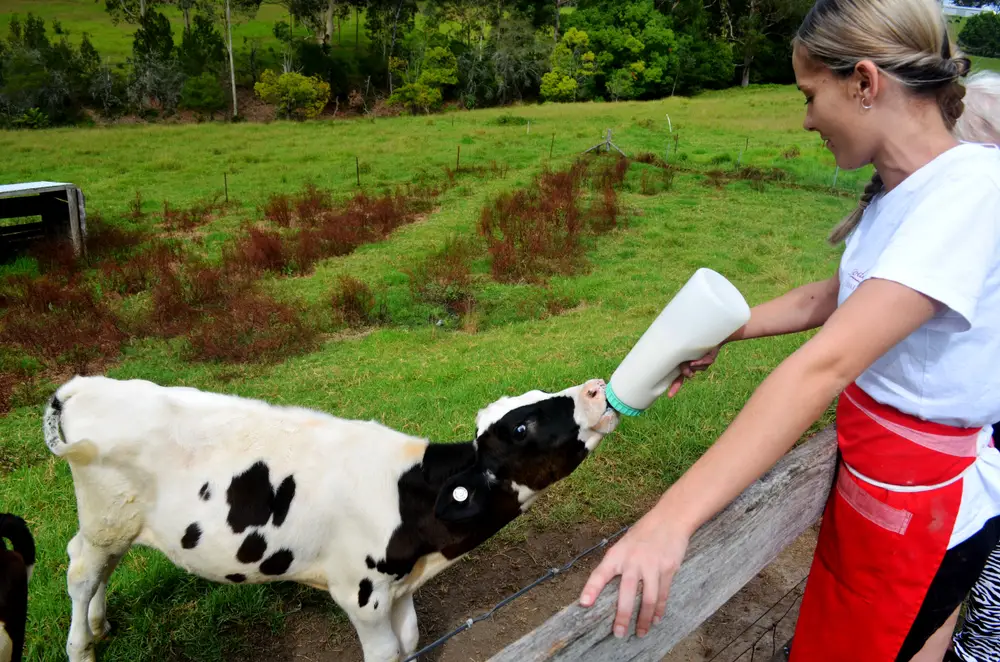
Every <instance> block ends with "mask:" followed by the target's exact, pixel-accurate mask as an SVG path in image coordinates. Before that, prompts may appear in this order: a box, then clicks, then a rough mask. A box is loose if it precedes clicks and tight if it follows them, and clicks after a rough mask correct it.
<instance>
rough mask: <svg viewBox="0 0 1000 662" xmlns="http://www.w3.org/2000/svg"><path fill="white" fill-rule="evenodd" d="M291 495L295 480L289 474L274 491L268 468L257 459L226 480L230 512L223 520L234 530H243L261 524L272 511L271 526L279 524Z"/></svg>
mask: <svg viewBox="0 0 1000 662" xmlns="http://www.w3.org/2000/svg"><path fill="white" fill-rule="evenodd" d="M294 496H295V480H294V479H293V478H292V477H291V476H288V477H287V478H285V480H283V481H282V483H281V486H280V487H279V488H278V493H277V494H275V491H274V488H273V487H272V485H271V471H270V469H269V468H268V466H267V465H266V464H265V463H264V462H263V461H260V460H258V461H257V462H255V463H254V464H253V465H252V466H251V467H250V468H249V469H247V470H246V471H244V472H243V473H241V474H237V475H235V476H233V480H232V481H231V482H230V483H229V489H228V490H226V503H228V504H229V515H228V516H227V517H226V521H227V522H229V528H231V529H232V530H233V532H234V533H243V532H244V531H246V529H247V528H248V527H251V526H264V525H265V524H267V522H268V520H270V519H271V515H272V514H273V515H274V525H275V526H281V524H282V523H283V522H284V521H285V517H286V516H287V515H288V509H289V507H290V506H291V502H292V497H294Z"/></svg>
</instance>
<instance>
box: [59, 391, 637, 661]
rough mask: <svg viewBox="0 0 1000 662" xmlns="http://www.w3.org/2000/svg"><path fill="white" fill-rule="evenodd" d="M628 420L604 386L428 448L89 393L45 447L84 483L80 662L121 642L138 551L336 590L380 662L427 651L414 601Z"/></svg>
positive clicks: (75, 596) (207, 408)
mask: <svg viewBox="0 0 1000 662" xmlns="http://www.w3.org/2000/svg"><path fill="white" fill-rule="evenodd" d="M617 423H618V416H617V414H616V413H615V412H614V410H613V409H611V408H610V407H609V406H608V404H607V400H606V399H605V395H604V382H603V381H601V380H591V381H589V382H587V383H585V384H582V385H579V386H574V387H572V388H568V389H566V390H564V391H560V392H558V393H544V392H542V391H531V392H528V393H525V394H523V395H520V396H518V397H513V398H501V399H500V400H498V401H496V402H494V403H493V404H491V405H489V406H487V407H486V408H484V409H482V410H480V411H479V414H478V416H477V420H476V427H477V432H476V439H475V440H474V441H471V442H465V443H443V444H430V443H428V441H427V440H426V439H420V438H416V437H412V436H409V435H406V434H402V433H400V432H397V431H394V430H392V429H390V428H388V427H385V426H383V425H381V424H378V423H375V422H371V421H357V420H345V419H341V418H336V417H334V416H331V415H329V414H325V413H323V412H319V411H314V410H309V409H304V408H298V407H283V406H275V405H271V404H267V403H265V402H261V401H258V400H250V399H245V398H238V397H235V396H230V395H222V394H217V393H207V392H203V391H198V390H195V389H192V388H183V387H162V386H158V385H156V384H153V383H151V382H147V381H141V380H132V381H116V380H112V379H107V378H104V377H75V378H73V379H72V380H70V381H69V382H67V383H66V384H64V385H63V386H62V387H60V388H59V389H58V390H57V391H56V394H55V395H54V396H53V397H52V399H51V400H50V401H49V405H48V407H47V410H46V413H45V419H44V432H45V441H46V444H48V446H49V448H50V449H51V450H52V452H53V453H55V454H56V455H58V456H60V457H63V458H65V459H66V460H67V461H68V462H69V465H70V468H71V470H72V473H73V481H74V486H75V490H76V499H77V510H78V514H79V520H80V529H79V531H78V533H77V534H76V536H74V537H73V539H72V540H71V541H70V543H69V546H68V551H69V556H70V565H69V570H68V573H67V575H68V577H67V579H68V586H69V594H70V597H71V599H72V607H73V614H72V623H71V625H70V632H69V638H68V641H67V645H66V650H67V653H68V655H69V659H70V662H82V661H90V660H94V659H95V657H94V637H95V636H101V635H103V634H105V633H106V632H107V630H108V625H107V621H106V619H105V590H106V587H107V582H108V577H109V576H110V575H111V573H112V571H113V570H114V568H115V566H116V564H117V563H118V562H119V561H120V560H121V558H122V556H123V555H124V554H125V552H126V551H127V550H128V549H129V547H130V546H131V545H132V544H141V545H147V546H150V547H155V548H156V549H159V550H160V551H162V552H163V553H164V554H166V555H167V556H168V557H169V558H170V559H171V561H173V562H174V563H175V564H177V565H178V566H180V567H182V568H185V569H186V570H188V571H189V572H192V573H194V574H197V575H199V576H201V577H204V578H207V579H211V580H214V581H218V582H229V583H244V582H245V583H253V582H269V581H275V580H289V581H295V582H299V583H302V584H306V585H309V586H312V587H315V588H318V589H322V590H324V591H329V593H330V595H331V596H332V597H333V599H334V600H335V601H336V602H337V604H338V605H340V607H341V608H343V610H344V611H345V612H347V614H348V616H349V617H350V620H351V622H352V623H353V624H354V627H355V628H356V630H357V633H358V636H359V638H360V640H361V645H362V648H363V650H364V655H365V660H366V662H384V661H390V660H398V659H399V657H400V655H401V654H402V655H406V654H409V653H411V652H413V651H414V650H416V646H417V638H418V634H417V617H416V613H415V612H414V609H413V593H414V591H416V590H417V589H418V588H419V587H420V586H421V585H422V584H424V583H425V582H426V581H427V580H428V579H430V578H431V577H433V576H434V575H436V574H438V573H439V572H441V571H442V570H444V569H445V568H446V567H448V566H449V565H450V564H451V563H453V562H455V561H456V560H458V559H459V558H460V557H461V556H462V555H464V554H465V553H466V552H468V551H469V550H471V549H473V548H474V547H476V545H479V544H480V543H482V542H483V541H485V540H486V539H487V538H489V537H490V536H492V535H493V534H495V533H496V532H497V531H499V530H500V529H501V528H502V527H503V526H504V525H506V524H507V523H508V522H510V521H511V520H513V519H514V518H516V517H517V516H518V515H519V514H520V513H521V512H522V511H524V510H525V509H527V508H528V507H529V506H530V505H531V503H532V502H533V501H534V500H535V498H536V496H537V495H538V493H539V492H540V491H542V490H543V489H545V488H546V487H548V486H549V485H551V484H552V483H554V482H556V481H558V480H560V479H562V478H564V477H566V476H568V475H569V474H570V472H572V471H573V470H574V469H575V468H576V467H577V466H578V465H579V464H580V462H582V461H583V459H584V458H585V457H586V456H587V454H588V453H589V452H590V451H592V450H593V449H594V448H595V447H596V446H597V445H598V444H599V443H600V441H601V439H602V438H603V437H604V435H606V434H608V433H610V432H611V431H612V430H614V428H615V426H616V425H617Z"/></svg>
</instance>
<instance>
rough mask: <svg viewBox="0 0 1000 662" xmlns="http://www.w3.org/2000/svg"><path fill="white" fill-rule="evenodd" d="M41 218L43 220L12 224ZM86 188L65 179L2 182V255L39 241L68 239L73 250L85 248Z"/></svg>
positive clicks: (0, 206)
mask: <svg viewBox="0 0 1000 662" xmlns="http://www.w3.org/2000/svg"><path fill="white" fill-rule="evenodd" d="M26 217H40V218H41V221H33V222H21V223H10V222H9V221H10V220H12V219H19V218H26ZM86 218H87V216H86V204H85V201H84V196H83V191H81V190H80V189H79V188H77V187H76V186H75V185H73V184H69V183H64V182H27V183H21V184H0V258H6V257H9V256H10V255H13V254H16V253H18V252H20V251H22V250H23V249H24V248H25V247H27V246H29V245H30V244H32V243H35V242H38V241H46V240H56V239H67V240H69V242H70V244H71V245H72V246H73V251H74V252H75V253H76V254H77V255H78V256H81V255H84V254H85V251H86V239H87V221H86Z"/></svg>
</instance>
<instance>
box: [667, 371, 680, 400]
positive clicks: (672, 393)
mask: <svg viewBox="0 0 1000 662" xmlns="http://www.w3.org/2000/svg"><path fill="white" fill-rule="evenodd" d="M683 383H684V376H683V375H680V376H678V377H677V379H675V380H674V381H673V383H672V384H670V388H669V389H667V397H668V398H672V397H674V396H675V395H677V391H679V390H681V384H683Z"/></svg>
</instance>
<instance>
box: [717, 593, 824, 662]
mask: <svg viewBox="0 0 1000 662" xmlns="http://www.w3.org/2000/svg"><path fill="white" fill-rule="evenodd" d="M805 581H806V577H803V578H802V579H800V580H799V581H798V583H796V584H795V586H793V587H792V588H790V589H788V590H787V591H786V592H785V594H784V595H783V596H781V597H780V598H778V600H777V602H775V603H774V604H773V605H771V606H770V607H769V608H768V609H767V611H765V612H764V613H763V614H761V615H760V616H758V617H757V618H756V619H755V620H754V622H753V623H751V624H750V625H748V626H746V627H745V628H743V631H742V632H740V633H739V634H738V635H736V636H735V637H733V638H732V639H731V640H730V641H729V643H727V644H726V645H725V646H723V647H722V648H721V649H720V650H719V652H718V653H716V654H715V655H713V656H712V658H711V659H710V660H709V661H708V662H714V661H715V659H716V658H718V657H719V656H720V655H722V654H723V653H725V652H726V651H727V650H729V647H730V646H732V645H733V644H735V643H736V642H737V641H739V640H740V638H741V637H742V636H743V635H745V634H746V633H747V632H749V631H750V630H752V629H753V628H754V627H755V626H756V625H757V624H758V623H760V621H761V620H763V618H764V617H765V616H767V615H768V614H770V613H771V610H772V609H774V608H775V607H777V606H778V605H780V604H781V601H782V600H784V599H785V598H787V597H788V596H789V595H791V594H792V593H794V592H795V591H796V590H798V588H799V587H800V586H802V584H803V583H804V582H805ZM799 597H801V595H799V596H797V597H796V598H795V599H794V600H792V604H790V605H788V609H786V610H785V613H783V614H782V615H781V617H780V618H779V619H778V620H776V621H775V622H774V623H772V624H771V627H769V628H767V629H765V630H764V632H763V633H761V635H760V636H759V637H757V638H756V639H755V640H754V641H753V643H751V644H750V645H749V646H748V647H746V648H744V649H743V650H742V651H740V653H739V655H737V656H736V657H735V658H733V660H734V662H735V660H739V659H740V658H741V657H743V656H744V655H746V654H747V652H749V653H750V662H753V660H754V656H755V653H756V650H757V644H759V643H760V640H761V639H763V638H764V637H766V636H767V635H768V634H770V635H771V656H772V657H773V656H774V654H775V653H776V652H777V646H776V642H775V637H776V636H777V632H778V625H780V624H781V621H783V620H785V617H786V616H788V613H789V612H790V611H792V607H794V606H795V603H796V602H798V600H799Z"/></svg>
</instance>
